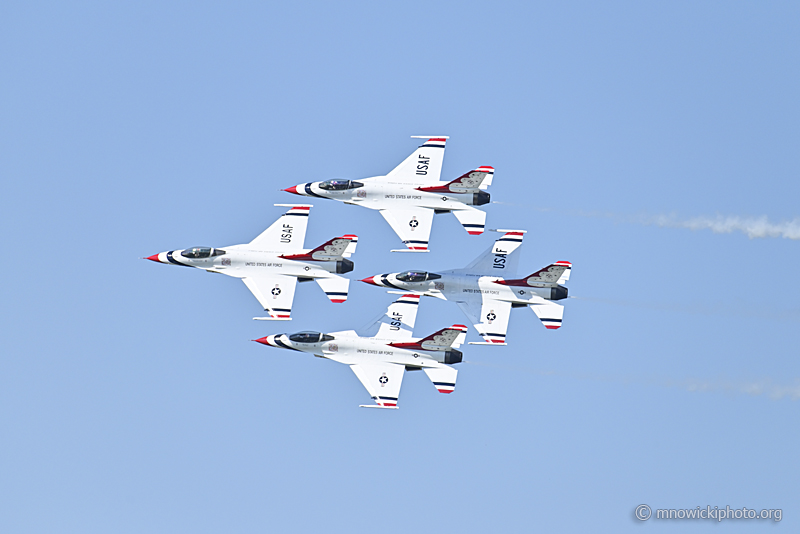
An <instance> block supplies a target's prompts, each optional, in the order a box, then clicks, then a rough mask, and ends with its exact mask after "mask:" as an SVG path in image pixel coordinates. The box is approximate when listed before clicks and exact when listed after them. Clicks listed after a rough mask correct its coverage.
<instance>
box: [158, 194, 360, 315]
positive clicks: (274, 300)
mask: <svg viewBox="0 0 800 534" xmlns="http://www.w3.org/2000/svg"><path fill="white" fill-rule="evenodd" d="M275 205H276V206H284V207H289V208H291V209H290V210H289V211H287V212H286V213H284V214H283V215H282V216H281V217H280V218H279V219H278V220H277V221H275V222H274V223H273V224H272V226H270V227H269V228H267V229H266V230H264V231H263V232H261V234H260V235H259V236H258V237H256V238H255V239H253V240H252V241H251V242H249V243H247V244H244V245H233V246H228V247H224V248H211V247H194V248H187V249H184V250H171V251H169V252H161V253H159V254H154V255H152V256H150V257H148V258H147V259H148V260H153V261H157V262H159V263H165V264H167V265H182V266H184V267H197V268H199V269H204V270H206V271H208V272H211V273H222V274H227V275H228V276H232V277H234V278H241V280H242V281H243V282H244V283H245V285H246V286H247V289H249V290H250V291H251V292H252V293H253V295H255V297H256V298H257V299H258V302H260V303H261V306H263V307H264V310H266V311H267V312H268V313H269V317H254V319H259V320H278V321H289V320H291V318H292V317H291V314H292V301H294V290H295V286H296V285H297V282H308V281H311V280H314V281H316V282H317V284H319V287H320V288H321V289H322V290H323V291H324V292H325V294H326V295H328V298H329V299H330V300H331V302H344V301H345V300H347V291H348V288H349V287H350V280H349V279H347V278H344V277H343V276H337V275H339V274H344V273H349V272H350V271H352V270H353V262H352V261H350V260H348V259H346V258H349V257H350V256H351V255H352V254H353V253H354V252H355V251H356V244H357V243H358V237H356V236H354V235H344V236H342V237H334V238H333V239H331V240H329V241H327V242H325V243H323V244H322V245H320V246H318V247H317V248H315V249H312V250H306V249H304V248H303V241H305V237H306V227H307V226H308V213H309V210H310V209H311V206H310V205H308V204H275Z"/></svg>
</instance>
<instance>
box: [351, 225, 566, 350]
mask: <svg viewBox="0 0 800 534" xmlns="http://www.w3.org/2000/svg"><path fill="white" fill-rule="evenodd" d="M497 231H499V232H505V234H503V237H501V238H500V239H498V240H497V241H495V243H494V245H493V246H492V247H490V248H489V250H487V251H486V252H485V253H483V254H482V255H481V256H479V257H478V258H477V259H475V261H473V262H472V263H470V264H469V265H468V266H467V267H465V268H463V269H454V270H450V271H440V272H439V273H428V272H425V271H406V272H402V273H391V274H380V275H376V276H370V277H369V278H364V279H363V280H361V281H362V282H366V283H368V284H372V285H376V286H381V287H389V288H393V289H399V290H400V291H403V292H406V291H413V292H415V293H416V294H419V295H425V296H430V297H437V298H440V299H443V300H454V301H456V303H457V304H458V306H459V307H460V308H461V310H462V311H463V312H464V313H465V314H466V316H467V317H469V319H470V321H472V323H473V324H474V325H475V329H476V330H477V331H478V333H479V334H480V335H481V336H483V339H484V342H483V343H471V344H474V345H505V344H506V343H505V341H506V331H507V330H508V318H509V315H510V314H511V308H521V307H525V306H529V307H530V308H531V309H532V310H533V313H535V314H536V316H537V317H539V319H541V321H542V323H543V324H544V326H545V327H547V328H549V329H555V328H559V327H560V326H561V319H562V317H563V316H564V307H563V306H562V305H560V304H556V302H555V301H558V300H562V299H565V298H567V288H566V287H564V286H563V285H562V284H565V283H566V282H567V280H569V275H570V271H571V269H572V264H571V263H569V262H567V261H559V262H556V263H553V264H550V265H548V266H547V267H545V268H544V269H539V270H538V271H536V272H534V273H533V274H530V275H528V276H526V277H524V278H518V279H516V278H511V277H512V276H513V274H514V273H515V272H516V270H517V263H518V261H519V257H518V255H517V252H518V249H519V246H520V245H521V244H522V235H523V234H524V233H525V231H524V230H497Z"/></svg>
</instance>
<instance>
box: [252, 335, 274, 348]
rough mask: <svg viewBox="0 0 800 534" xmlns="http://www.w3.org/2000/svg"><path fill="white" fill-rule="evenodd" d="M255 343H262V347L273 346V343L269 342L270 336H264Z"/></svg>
mask: <svg viewBox="0 0 800 534" xmlns="http://www.w3.org/2000/svg"><path fill="white" fill-rule="evenodd" d="M253 341H255V342H256V343H261V344H262V345H267V346H269V345H272V343H270V342H269V336H264V337H261V338H258V339H254V340H253Z"/></svg>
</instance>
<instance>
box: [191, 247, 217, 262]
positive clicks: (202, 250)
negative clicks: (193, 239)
mask: <svg viewBox="0 0 800 534" xmlns="http://www.w3.org/2000/svg"><path fill="white" fill-rule="evenodd" d="M223 254H225V251H224V250H222V249H221V248H211V247H192V248H187V249H186V250H184V251H183V252H181V256H183V257H184V258H191V259H193V260H196V259H200V258H210V257H212V256H222V255H223Z"/></svg>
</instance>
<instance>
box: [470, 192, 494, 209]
mask: <svg viewBox="0 0 800 534" xmlns="http://www.w3.org/2000/svg"><path fill="white" fill-rule="evenodd" d="M491 199H492V196H491V195H490V194H489V193H487V192H486V191H479V192H477V193H473V194H472V205H473V206H483V205H484V204H488V203H489V202H490V201H491Z"/></svg>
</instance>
